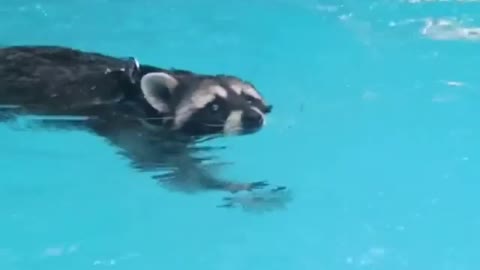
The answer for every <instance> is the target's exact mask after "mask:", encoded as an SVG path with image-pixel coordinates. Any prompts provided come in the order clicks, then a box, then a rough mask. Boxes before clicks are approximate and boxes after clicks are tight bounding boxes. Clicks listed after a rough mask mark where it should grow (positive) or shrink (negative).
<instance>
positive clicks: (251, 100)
mask: <svg viewBox="0 0 480 270" xmlns="http://www.w3.org/2000/svg"><path fill="white" fill-rule="evenodd" d="M245 99H246V100H247V103H248V104H252V103H253V102H254V101H255V99H254V98H253V97H251V96H248V95H246V96H245Z"/></svg>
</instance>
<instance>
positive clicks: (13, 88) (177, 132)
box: [0, 46, 272, 192]
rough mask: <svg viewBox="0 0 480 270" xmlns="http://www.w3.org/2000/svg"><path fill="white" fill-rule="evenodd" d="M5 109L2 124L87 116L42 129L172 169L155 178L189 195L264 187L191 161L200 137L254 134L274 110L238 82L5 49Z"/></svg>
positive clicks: (61, 52)
mask: <svg viewBox="0 0 480 270" xmlns="http://www.w3.org/2000/svg"><path fill="white" fill-rule="evenodd" d="M0 106H3V107H4V108H5V107H7V106H8V107H9V108H14V109H13V110H14V113H13V114H12V109H10V110H8V112H7V111H4V115H3V119H4V120H5V119H8V118H9V117H15V116H17V115H21V114H24V115H47V116H48V115H50V116H58V115H64V116H81V117H85V119H84V120H82V121H77V120H65V121H60V120H52V121H47V120H44V124H52V123H53V125H55V126H56V127H59V128H61V127H62V128H63V127H75V128H82V129H85V130H88V131H90V132H92V133H93V134H96V135H98V136H101V137H103V138H105V139H106V140H107V141H108V142H110V143H111V144H113V145H114V146H116V148H117V149H119V153H121V154H122V155H124V156H125V157H127V158H128V159H129V160H130V161H131V164H132V165H133V166H134V167H135V168H137V169H139V170H142V171H150V170H152V171H155V170H160V169H165V168H167V169H171V170H172V171H171V172H169V173H167V174H164V175H161V176H157V178H158V179H159V180H162V181H163V182H164V183H169V184H170V185H171V187H176V188H180V189H181V190H184V191H188V190H193V189H198V188H200V189H203V190H224V191H230V192H236V191H241V190H251V189H255V188H261V187H264V186H266V185H267V183H266V182H250V183H236V182H233V181H228V180H223V179H218V178H216V177H214V176H213V174H211V173H209V171H208V170H206V169H205V167H202V166H200V165H199V164H201V162H203V161H205V160H206V159H205V160H204V159H201V158H194V157H193V155H192V153H194V152H195V151H196V149H198V147H197V144H196V143H197V142H198V140H200V139H202V138H205V137H208V136H215V135H220V136H221V135H244V134H251V133H255V132H257V131H259V130H261V129H262V127H263V126H264V123H265V116H266V115H267V114H268V113H270V111H271V109H272V106H271V105H268V104H267V103H266V102H265V100H264V99H263V97H262V96H261V94H260V93H259V92H258V91H257V90H256V89H255V87H254V86H253V85H252V84H250V83H248V82H246V81H244V80H241V79H239V78H237V77H234V76H229V75H205V74H198V73H194V72H191V71H185V70H176V69H163V68H159V67H155V66H153V65H144V64H139V62H138V61H137V60H136V59H134V58H119V57H114V56H109V55H105V54H101V53H95V52H87V51H81V50H78V49H72V48H67V47H60V46H11V47H4V48H0ZM9 113H10V114H9ZM8 115H10V116H8ZM0 118H1V117H0Z"/></svg>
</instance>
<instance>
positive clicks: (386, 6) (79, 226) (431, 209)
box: [0, 0, 480, 270]
mask: <svg viewBox="0 0 480 270" xmlns="http://www.w3.org/2000/svg"><path fill="white" fill-rule="evenodd" d="M479 14H480V6H479V3H478V2H476V1H453V0H452V1H419V0H417V1H400V0H396V1H381V0H377V1H349V0H346V1H315V0H297V1H293V0H268V1H267V0H256V1H251V0H246V1H233V0H226V1H213V0H206V1H182V0H180V1H178V0H177V1H173V0H161V1H151V0H141V1H138V2H134V1H108V0H89V1H79V0H73V1H53V0H52V1H43V2H42V1H25V0H17V1H12V0H5V1H4V3H2V6H1V7H0V22H1V23H0V33H1V38H0V45H14V44H55V45H64V46H72V47H76V48H80V49H85V50H94V51H100V52H104V53H108V54H113V55H118V56H135V57H136V58H138V59H139V61H140V62H147V63H152V64H156V65H159V66H162V67H177V68H183V69H189V70H193V71H196V72H203V73H229V74H234V75H237V76H240V77H242V78H246V79H248V80H250V81H252V82H253V83H254V84H255V85H256V86H257V87H258V88H259V89H260V91H261V92H262V93H263V94H264V95H265V97H266V98H267V100H269V102H270V103H272V104H273V106H274V109H273V112H272V115H271V117H270V118H269V119H268V123H267V126H266V127H265V129H264V130H262V131H261V132H260V133H257V134H255V135H252V136H244V137H238V138H226V139H222V140H220V141H218V142H213V144H222V145H227V146H228V148H227V149H226V150H223V151H221V152H220V153H219V155H220V157H221V158H222V159H223V160H226V161H233V162H234V164H233V165H231V166H229V167H227V168H226V169H225V171H223V172H222V173H224V174H226V175H229V176H230V177H232V178H235V179H239V180H240V181H261V180H267V181H268V182H269V183H271V184H272V185H283V186H286V187H288V190H289V191H291V192H292V200H291V201H289V202H288V203H287V204H286V205H284V207H279V208H274V209H271V210H270V211H266V212H252V211H247V210H248V209H242V208H241V207H236V208H218V207H216V205H217V204H218V203H219V202H221V198H222V197H223V196H224V195H225V194H220V193H217V192H209V193H202V194H194V195H188V194H182V193H178V192H171V191H167V190H165V189H162V188H161V187H160V186H159V185H157V184H156V183H155V182H154V181H152V180H151V179H150V178H149V177H148V175H145V174H143V173H140V172H137V171H135V170H132V169H131V168H130V167H129V166H128V162H127V161H126V160H124V159H122V158H121V157H119V156H118V155H117V154H116V153H115V149H114V148H113V147H112V146H110V145H108V144H106V143H105V142H104V141H103V140H102V139H101V138H97V137H94V136H91V135H89V134H86V133H83V132H80V131H68V132H67V131H52V130H35V131H33V130H29V129H28V128H21V125H22V123H16V124H10V125H6V124H3V125H0V148H1V149H2V151H0V168H1V174H0V269H5V270H24V269H25V270H26V269H49V270H56V269H70V270H77V269H79V270H80V269H82V270H84V269H145V270H147V269H148V270H150V269H209V270H215V269H222V270H224V269H229V270H233V269H250V270H252V269H278V270H290V269H292V270H293V269H295V270H300V269H301V270H303V269H315V270H317V269H329V270H337V269H385V270H396V269H414V270H426V269H435V270H467V269H468V270H470V269H472V270H474V269H478V267H479V266H480V262H479V261H478V260H477V259H476V258H477V257H476V256H477V255H478V254H479V253H478V249H479V244H478V243H480V231H479V228H480V214H479V212H478V207H477V205H478V202H479V199H478V190H479V188H480V184H479V179H480V170H479V168H478V164H479V163H478V162H479V159H480V143H479V141H478V138H479V136H480V124H479V123H480V122H479V117H478V114H479V113H480V109H479V108H480V106H479V104H480V103H479V102H480V79H479V78H480V76H479V74H480V73H479V68H478V65H479V63H480V54H479V53H478V50H479V48H480V47H479V46H480V45H479V43H478V41H479V40H480V39H479V36H477V35H478V33H477V32H478V31H479V30H478V29H477V28H476V27H480V15H479ZM476 31H477V32H476Z"/></svg>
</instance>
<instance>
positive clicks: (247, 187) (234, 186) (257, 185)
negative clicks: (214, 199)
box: [227, 181, 269, 193]
mask: <svg viewBox="0 0 480 270" xmlns="http://www.w3.org/2000/svg"><path fill="white" fill-rule="evenodd" d="M268 185H269V184H268V183H267V182H266V181H258V182H252V183H231V184H229V185H228V186H227V190H228V191H230V192H231V193H237V192H240V191H252V190H256V189H261V188H264V187H266V186H268Z"/></svg>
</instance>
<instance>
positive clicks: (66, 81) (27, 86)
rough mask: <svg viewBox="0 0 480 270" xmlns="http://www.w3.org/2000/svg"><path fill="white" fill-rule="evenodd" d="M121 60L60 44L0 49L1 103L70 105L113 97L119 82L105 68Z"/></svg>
mask: <svg viewBox="0 0 480 270" xmlns="http://www.w3.org/2000/svg"><path fill="white" fill-rule="evenodd" d="M123 65H124V61H122V60H121V59H120V58H115V57H111V56H107V55H103V54H100V53H92V52H84V51H80V50H75V49H71V48H66V47H59V46H12V47H4V48H0V105H21V106H49V107H50V108H54V107H55V106H70V105H75V103H82V102H83V103H89V102H94V100H95V99H98V98H102V97H105V98H115V95H118V93H115V91H116V90H117V88H118V87H120V85H119V83H120V82H119V81H118V80H116V78H109V77H108V76H106V70H108V69H110V70H118V69H121V68H122V67H123Z"/></svg>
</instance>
